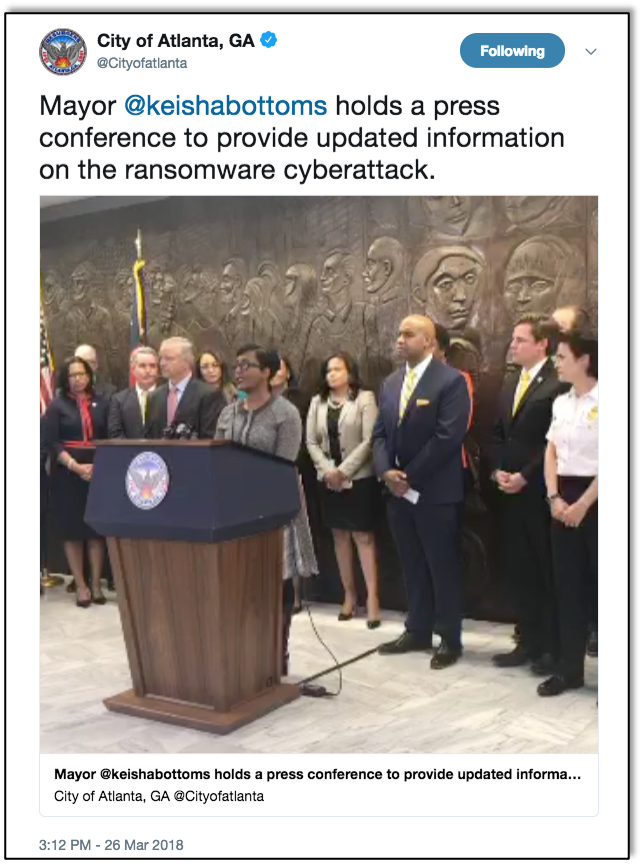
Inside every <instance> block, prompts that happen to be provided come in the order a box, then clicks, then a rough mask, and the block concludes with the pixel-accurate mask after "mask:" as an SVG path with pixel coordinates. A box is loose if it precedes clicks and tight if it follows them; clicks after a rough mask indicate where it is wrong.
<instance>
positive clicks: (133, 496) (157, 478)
mask: <svg viewBox="0 0 642 864" xmlns="http://www.w3.org/2000/svg"><path fill="white" fill-rule="evenodd" d="M125 488H126V489H127V496H128V498H129V500H130V501H131V502H132V504H133V505H134V507H138V508H139V510H153V509H154V507H158V505H159V504H160V503H161V501H162V500H163V498H164V497H165V496H166V495H167V490H168V489H169V471H168V469H167V465H166V464H165V461H164V459H161V457H160V456H159V455H158V454H157V453H150V452H145V453H139V454H138V456H136V458H135V459H132V461H131V463H130V465H129V468H128V469H127V476H126V477H125Z"/></svg>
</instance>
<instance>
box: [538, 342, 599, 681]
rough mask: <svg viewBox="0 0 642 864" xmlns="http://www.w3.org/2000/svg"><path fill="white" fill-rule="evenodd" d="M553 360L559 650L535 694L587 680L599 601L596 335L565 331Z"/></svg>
mask: <svg viewBox="0 0 642 864" xmlns="http://www.w3.org/2000/svg"><path fill="white" fill-rule="evenodd" d="M556 366H557V372H558V375H559V377H560V380H561V381H566V382H568V383H569V384H571V385H572V387H571V390H570V391H569V392H568V393H565V394H564V395H562V396H558V397H557V399H556V400H555V403H554V405H553V418H552V423H551V428H550V430H549V432H548V436H547V438H548V445H547V448H546V456H545V461H544V474H545V479H546V491H547V497H548V501H549V504H550V508H551V516H552V528H551V539H552V549H553V572H554V579H555V587H556V595H557V606H558V619H559V628H560V640H561V644H560V648H561V650H560V658H559V664H558V668H557V672H556V674H555V675H553V676H552V677H551V678H548V679H546V681H543V682H542V683H541V684H540V685H539V687H538V688H537V692H538V693H539V695H540V696H557V695H558V694H559V693H563V692H564V691H565V690H569V689H575V688H578V687H582V686H583V685H584V651H585V646H586V631H587V625H588V615H589V611H590V609H591V608H592V607H593V608H596V606H597V567H598V565H597V524H598V510H597V461H598V459H597V456H598V410H597V407H598V405H597V403H598V389H597V387H598V385H597V339H596V338H593V337H592V336H589V335H586V334H582V333H581V332H579V331H576V330H573V331H571V332H569V333H566V334H563V335H562V336H561V337H560V341H559V345H558V349H557V355H556Z"/></svg>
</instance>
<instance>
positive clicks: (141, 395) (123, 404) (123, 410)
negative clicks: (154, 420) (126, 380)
mask: <svg viewBox="0 0 642 864" xmlns="http://www.w3.org/2000/svg"><path fill="white" fill-rule="evenodd" d="M129 362H130V369H131V373H132V377H133V379H134V381H135V384H134V386H133V387H128V388H127V389H126V390H121V391H120V392H119V393H116V395H115V396H113V397H112V400H111V404H110V406H109V425H108V433H109V437H110V438H142V437H143V434H144V430H145V420H146V414H147V400H148V399H149V397H150V395H151V394H152V393H153V392H154V390H155V389H156V384H157V382H158V355H157V354H156V352H155V351H154V349H153V348H148V347H145V346H141V347H140V348H136V349H134V351H132V355H131V358H130V361H129Z"/></svg>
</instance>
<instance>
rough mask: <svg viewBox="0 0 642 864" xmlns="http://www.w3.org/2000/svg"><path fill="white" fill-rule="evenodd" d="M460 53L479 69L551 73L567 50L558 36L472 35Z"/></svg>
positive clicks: (466, 40)
mask: <svg viewBox="0 0 642 864" xmlns="http://www.w3.org/2000/svg"><path fill="white" fill-rule="evenodd" d="M459 53H460V54H461V59H462V60H463V61H464V63H466V65H467V66H473V67H474V68H475V69H518V68H520V67H521V68H522V69H527V68H528V69H534V68H537V67H540V68H542V69H550V68H551V67H552V66H557V65H558V64H559V63H561V62H562V60H563V59H564V54H565V53H566V48H565V47H564V43H563V42H562V40H561V39H560V37H559V36H556V35H555V34H554V33H471V34H470V36H466V38H465V39H464V41H463V42H462V43H461V47H460V48H459Z"/></svg>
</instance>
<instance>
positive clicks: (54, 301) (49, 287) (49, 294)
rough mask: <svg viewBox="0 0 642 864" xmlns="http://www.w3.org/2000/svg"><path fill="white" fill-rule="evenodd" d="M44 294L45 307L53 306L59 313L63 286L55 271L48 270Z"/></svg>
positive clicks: (43, 284)
mask: <svg viewBox="0 0 642 864" xmlns="http://www.w3.org/2000/svg"><path fill="white" fill-rule="evenodd" d="M42 293H43V298H44V302H45V306H51V307H52V308H53V311H54V312H55V311H57V308H58V306H59V304H60V302H61V300H62V285H61V283H60V277H59V276H58V274H57V273H56V271H55V270H48V271H47V272H46V273H45V278H44V279H43V281H42Z"/></svg>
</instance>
